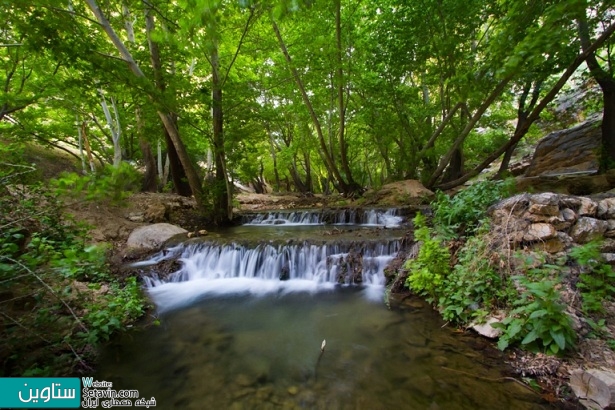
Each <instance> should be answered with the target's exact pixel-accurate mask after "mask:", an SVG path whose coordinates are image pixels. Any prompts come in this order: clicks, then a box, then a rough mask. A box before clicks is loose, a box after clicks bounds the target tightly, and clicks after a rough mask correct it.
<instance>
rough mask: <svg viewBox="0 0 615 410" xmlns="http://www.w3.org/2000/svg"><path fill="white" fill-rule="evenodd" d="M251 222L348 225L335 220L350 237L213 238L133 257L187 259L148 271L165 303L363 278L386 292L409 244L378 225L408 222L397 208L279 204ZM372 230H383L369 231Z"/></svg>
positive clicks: (294, 227)
mask: <svg viewBox="0 0 615 410" xmlns="http://www.w3.org/2000/svg"><path fill="white" fill-rule="evenodd" d="M244 222H245V223H244V226H249V228H242V229H243V231H242V232H245V230H246V229H249V230H251V232H253V233H254V232H256V233H257V234H258V232H259V230H261V231H263V232H264V231H267V232H275V233H276V234H278V233H281V234H282V235H283V237H286V238H293V237H295V238H296V235H297V232H298V230H300V231H301V232H302V233H304V232H305V229H310V232H311V231H312V230H313V231H314V233H315V234H316V233H319V232H320V233H322V232H323V231H327V230H328V229H329V228H324V227H322V225H323V224H325V223H326V224H328V225H344V228H343V230H344V231H342V230H338V228H335V227H332V228H331V229H332V231H331V232H334V233H336V234H339V233H341V232H347V233H348V232H349V233H350V239H349V238H348V237H346V238H345V239H343V238H341V237H340V238H338V237H334V236H330V237H327V239H322V240H314V239H307V240H296V239H290V240H286V241H284V242H282V241H280V240H277V241H267V240H266V239H264V238H263V237H262V236H261V237H259V238H258V241H257V243H255V244H254V245H252V246H248V245H245V244H243V243H239V242H236V241H235V242H222V243H217V242H213V241H207V242H200V243H196V244H194V243H193V244H187V245H179V246H176V247H174V248H170V249H166V250H164V251H163V252H161V253H159V254H157V255H154V256H153V257H152V258H150V259H149V260H147V261H143V262H139V263H137V264H134V265H133V266H135V267H138V266H147V265H156V264H158V263H160V262H162V261H164V260H171V259H173V260H175V259H176V260H178V261H179V262H181V268H180V269H179V270H177V271H176V272H174V273H171V274H170V275H168V276H167V277H165V278H160V277H158V276H157V275H156V274H153V275H152V276H151V277H147V278H146V279H145V283H146V285H147V286H148V288H149V293H150V295H151V296H152V298H153V299H154V302H155V303H156V305H157V306H158V309H159V310H160V311H165V310H170V309H174V308H176V307H181V306H183V305H186V304H189V303H191V302H192V301H194V300H196V299H199V298H202V297H204V296H207V295H226V294H246V293H247V294H252V295H263V294H272V293H278V294H284V293H289V292H318V291H326V290H329V289H332V288H334V287H336V286H357V285H358V286H360V287H361V289H363V290H365V293H366V294H367V296H368V297H371V298H381V297H382V290H383V287H384V284H385V277H384V269H385V267H386V266H387V265H388V263H389V262H390V261H391V260H392V259H393V258H394V257H395V256H396V255H397V253H398V252H399V250H400V248H401V239H400V237H399V236H396V237H388V238H384V237H383V236H381V235H379V234H378V233H377V231H378V229H382V228H384V227H388V226H389V225H390V226H395V227H397V226H400V225H401V224H402V222H403V218H402V217H401V216H398V215H397V210H395V209H388V210H376V209H373V210H360V211H357V210H339V211H331V210H329V211H327V212H326V213H325V212H323V211H293V212H289V211H286V212H284V211H279V212H277V211H276V212H269V213H261V214H254V215H252V217H251V218H250V219H249V220H244ZM267 225H275V226H276V227H275V228H267V227H266V226H267ZM263 226H265V227H263ZM271 229H275V231H271ZM355 232H356V233H355ZM387 232H393V231H389V230H387ZM368 233H371V235H372V236H376V238H373V237H372V238H369V234H368ZM363 235H368V236H367V238H366V239H365V240H358V239H357V237H358V236H363ZM347 236H348V234H347ZM378 236H379V237H378Z"/></svg>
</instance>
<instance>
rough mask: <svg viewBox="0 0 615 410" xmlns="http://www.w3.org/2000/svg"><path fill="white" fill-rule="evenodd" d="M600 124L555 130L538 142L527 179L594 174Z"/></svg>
mask: <svg viewBox="0 0 615 410" xmlns="http://www.w3.org/2000/svg"><path fill="white" fill-rule="evenodd" d="M600 123H601V121H596V120H590V121H586V122H584V123H582V124H579V125H577V126H576V127H573V128H570V129H566V130H561V131H555V132H552V133H551V134H549V135H547V136H546V137H544V138H543V139H541V140H540V141H539V142H538V145H537V146H536V150H535V152H534V157H533V158H532V162H531V163H530V166H529V167H528V169H527V171H526V173H525V175H526V176H528V177H534V176H545V175H562V174H583V173H586V174H593V173H596V172H597V171H598V167H599V157H598V152H599V148H600V138H601V130H600Z"/></svg>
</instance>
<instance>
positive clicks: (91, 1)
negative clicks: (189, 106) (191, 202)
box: [85, 0, 203, 208]
mask: <svg viewBox="0 0 615 410" xmlns="http://www.w3.org/2000/svg"><path fill="white" fill-rule="evenodd" d="M85 1H86V3H87V4H88V7H89V8H90V10H92V13H93V14H94V16H95V17H96V19H97V20H98V22H99V23H100V25H101V26H102V28H103V30H104V31H105V33H107V36H108V37H109V39H110V40H111V42H112V43H113V45H114V46H115V48H116V49H117V50H118V52H119V53H120V55H121V56H122V58H123V59H124V61H125V62H126V63H127V64H128V67H129V68H130V70H131V71H132V73H133V74H134V75H135V76H136V77H139V78H143V79H145V78H146V77H145V74H143V71H141V68H140V67H139V65H138V64H137V63H136V62H135V60H134V58H133V57H132V54H130V52H129V51H128V49H127V48H126V45H125V44H124V43H123V42H122V40H120V38H119V37H118V35H117V34H116V33H115V31H114V30H113V28H112V27H111V25H110V24H109V21H108V20H107V18H106V17H105V15H104V14H103V13H102V11H101V10H100V8H99V7H98V5H97V4H96V1H95V0H85ZM148 96H149V98H150V99H151V100H152V101H153V102H154V104H155V105H156V109H157V113H158V116H159V117H160V119H161V120H162V123H163V124H164V127H165V129H166V130H167V132H168V136H169V139H170V140H171V142H172V145H173V146H174V147H175V150H176V151H177V156H178V158H179V160H180V162H181V166H182V168H183V169H184V171H185V173H186V177H187V179H188V183H189V185H190V188H191V190H192V193H193V194H194V197H195V199H196V202H197V205H198V206H199V207H201V208H202V207H203V198H202V189H201V180H200V178H199V176H198V174H197V172H196V169H195V168H194V165H193V164H192V161H191V159H190V156H189V155H188V152H187V151H186V148H185V147H184V145H183V142H182V140H181V137H180V135H179V132H178V130H177V128H176V127H175V124H174V123H173V121H171V119H170V118H169V117H168V114H166V113H165V112H163V111H162V110H161V109H160V108H159V107H161V106H162V104H160V97H159V96H158V95H157V94H154V93H153V92H149V93H148Z"/></svg>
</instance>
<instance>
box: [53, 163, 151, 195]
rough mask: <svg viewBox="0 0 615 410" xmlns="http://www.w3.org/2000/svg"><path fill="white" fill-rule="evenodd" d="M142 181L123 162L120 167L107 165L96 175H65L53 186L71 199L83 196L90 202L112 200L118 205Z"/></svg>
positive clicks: (127, 164)
mask: <svg viewBox="0 0 615 410" xmlns="http://www.w3.org/2000/svg"><path fill="white" fill-rule="evenodd" d="M140 180H141V176H140V175H139V173H138V172H137V171H136V170H135V169H134V168H133V167H132V166H131V165H130V164H129V163H127V162H122V163H120V166H119V167H113V166H111V165H106V166H105V167H104V168H103V169H102V170H101V171H99V172H97V173H95V174H88V175H79V174H76V173H74V172H72V173H64V174H62V175H61V176H60V177H59V178H58V179H56V180H53V181H52V184H53V186H54V187H55V188H56V192H57V193H58V194H62V195H68V196H70V197H74V196H75V195H82V196H83V198H84V199H86V200H89V201H105V200H110V201H112V202H115V203H117V202H120V201H122V200H123V199H125V198H126V197H127V196H128V195H129V194H130V193H131V192H134V191H136V190H137V189H138V188H139V183H140Z"/></svg>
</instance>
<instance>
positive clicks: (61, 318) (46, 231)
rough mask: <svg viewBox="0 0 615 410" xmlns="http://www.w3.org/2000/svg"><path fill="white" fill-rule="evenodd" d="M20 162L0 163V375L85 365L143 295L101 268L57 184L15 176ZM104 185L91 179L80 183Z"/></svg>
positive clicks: (98, 253)
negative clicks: (66, 211)
mask: <svg viewBox="0 0 615 410" xmlns="http://www.w3.org/2000/svg"><path fill="white" fill-rule="evenodd" d="M24 166H25V165H21V164H19V163H18V162H11V163H3V164H0V182H1V183H2V184H1V186H2V188H0V227H1V228H2V229H0V333H1V337H0V346H1V348H0V360H1V362H2V367H1V368H0V369H1V370H0V376H3V377H9V376H59V375H71V374H77V373H80V372H87V371H91V369H90V368H89V364H88V363H89V361H90V360H91V359H92V358H93V357H94V355H95V352H96V348H97V346H98V345H99V344H100V343H103V342H105V341H107V340H109V338H110V336H111V335H112V334H113V333H114V332H117V331H121V330H123V329H126V327H127V326H128V325H129V324H130V323H132V322H134V321H135V320H136V319H138V318H139V317H141V316H142V315H143V313H144V309H145V307H146V305H145V300H144V298H143V296H142V293H141V290H140V287H139V285H138V283H137V282H136V279H135V278H127V279H125V280H122V279H119V278H115V277H113V276H112V275H111V274H110V273H109V269H108V266H107V262H106V249H105V248H104V247H101V246H92V245H88V243H87V241H88V238H87V227H85V226H83V225H79V224H77V223H75V222H74V221H71V220H69V219H67V218H66V217H65V216H64V215H63V213H62V207H63V204H62V202H61V201H60V199H59V197H58V194H57V192H53V191H52V190H50V189H48V188H47V187H44V186H42V185H41V184H30V185H21V184H17V181H18V180H21V178H20V177H19V175H20V172H22V170H23V169H25V168H24ZM112 175H113V173H111V174H109V175H107V176H104V177H101V178H102V179H103V180H106V181H107V182H108V184H111V182H109V181H110V180H111V179H112V178H113V176H112ZM116 177H117V175H116ZM109 186H110V185H105V186H103V187H101V186H96V181H95V180H93V179H91V180H90V182H89V187H88V189H89V190H91V191H96V192H98V193H99V195H102V193H103V192H104V191H105V190H106V189H107V188H106V187H109ZM114 186H115V187H119V186H122V185H121V184H120V183H119V182H118V183H117V184H116V185H114ZM118 189H119V188H118ZM112 191H113V190H112ZM111 194H112V196H114V195H115V194H116V191H113V192H111Z"/></svg>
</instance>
